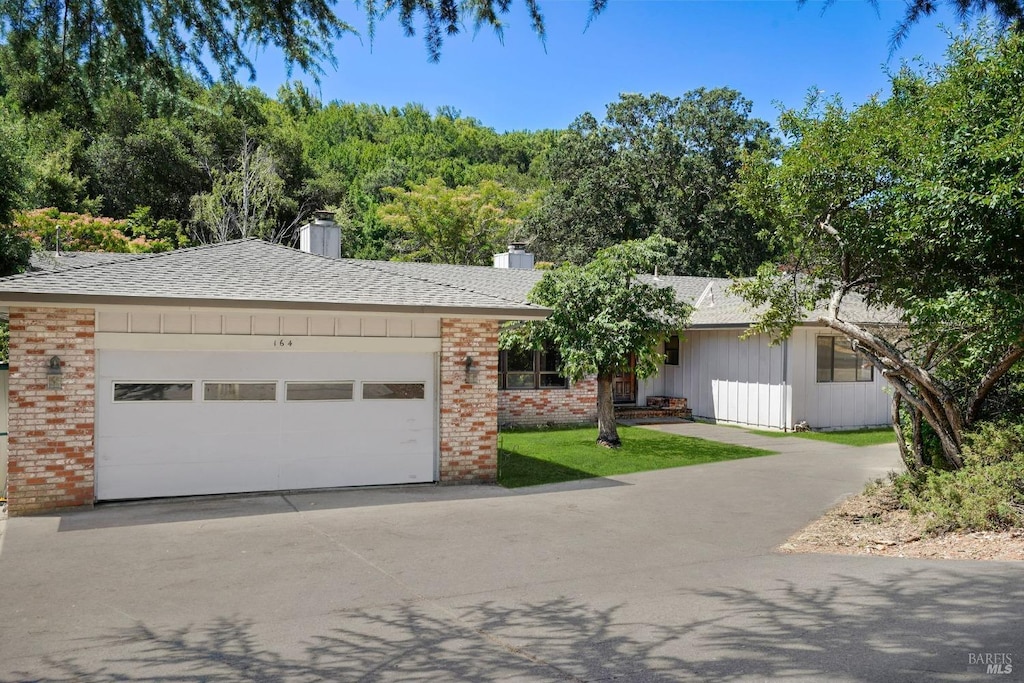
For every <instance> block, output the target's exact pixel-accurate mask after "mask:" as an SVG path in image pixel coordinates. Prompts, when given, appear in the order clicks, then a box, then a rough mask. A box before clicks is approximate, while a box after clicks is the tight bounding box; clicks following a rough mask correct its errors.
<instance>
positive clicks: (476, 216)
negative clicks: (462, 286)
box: [379, 178, 528, 266]
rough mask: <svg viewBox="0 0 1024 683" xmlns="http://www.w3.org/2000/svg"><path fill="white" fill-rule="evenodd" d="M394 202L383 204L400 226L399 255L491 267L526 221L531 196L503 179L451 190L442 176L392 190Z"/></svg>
mask: <svg viewBox="0 0 1024 683" xmlns="http://www.w3.org/2000/svg"><path fill="white" fill-rule="evenodd" d="M386 191H387V192H388V193H389V194H390V195H391V196H392V197H393V198H394V200H393V201H392V202H391V203H389V204H385V205H384V206H382V207H381V208H380V211H379V213H380V216H381V220H383V221H384V223H385V224H387V225H390V226H392V227H394V228H396V229H397V230H398V231H399V233H400V235H401V241H400V244H399V245H398V249H397V251H398V254H399V258H401V259H402V260H409V261H427V262H430V263H457V264H462V265H476V266H486V265H490V263H491V258H492V256H493V254H494V253H495V252H496V251H499V250H501V249H503V248H504V245H505V243H506V242H507V241H508V240H509V239H510V237H511V236H512V234H513V233H514V231H516V230H517V229H518V227H519V225H520V224H521V221H520V219H519V217H520V216H521V215H522V214H523V212H524V210H525V206H526V205H528V200H526V199H524V198H522V197H520V196H519V195H517V194H516V193H515V192H513V191H512V190H509V189H507V188H505V187H502V186H501V185H500V184H499V183H496V182H494V181H491V180H485V181H483V182H481V183H480V184H478V185H475V186H463V187H457V188H449V187H446V186H445V185H444V183H443V182H442V181H441V179H440V178H431V179H430V180H428V181H427V182H426V184H424V185H414V186H413V187H412V188H411V189H409V190H403V189H401V188H388V189H387V190H386Z"/></svg>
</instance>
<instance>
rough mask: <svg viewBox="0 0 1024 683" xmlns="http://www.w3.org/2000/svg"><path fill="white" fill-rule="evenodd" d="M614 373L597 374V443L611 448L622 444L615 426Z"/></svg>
mask: <svg viewBox="0 0 1024 683" xmlns="http://www.w3.org/2000/svg"><path fill="white" fill-rule="evenodd" d="M613 380H614V375H612V374H610V373H609V374H605V375H598V376H597V443H599V444H601V445H602V446H607V447H609V448H618V447H619V446H621V445H622V441H621V440H620V439H619V430H618V429H617V428H616V426H615V400H614V399H615V396H614V392H613V391H612V382H613Z"/></svg>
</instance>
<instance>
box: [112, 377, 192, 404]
mask: <svg viewBox="0 0 1024 683" xmlns="http://www.w3.org/2000/svg"><path fill="white" fill-rule="evenodd" d="M191 400H192V383H191V382H114V401H115V402H116V403H131V402H135V401H191Z"/></svg>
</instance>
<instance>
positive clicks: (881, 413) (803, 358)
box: [789, 327, 892, 429]
mask: <svg viewBox="0 0 1024 683" xmlns="http://www.w3.org/2000/svg"><path fill="white" fill-rule="evenodd" d="M818 335H826V336H836V335H834V334H833V333H832V332H830V331H829V330H827V329H825V328H821V327H798V328H797V329H795V330H794V331H793V336H792V337H791V338H790V341H789V346H790V373H791V378H792V385H793V420H794V421H796V422H800V421H802V420H806V422H807V424H809V425H810V426H811V428H812V429H850V428H854V427H869V426H878V425H887V424H889V423H890V409H891V401H892V397H891V394H890V393H889V392H888V391H887V388H888V386H889V383H888V382H886V381H885V380H884V379H883V378H882V376H881V373H879V372H878V370H877V369H876V370H875V373H874V380H873V381H871V382H818V381H817V377H818V374H817V362H818V361H817V353H816V346H815V345H816V343H817V342H816V337H817V336H818Z"/></svg>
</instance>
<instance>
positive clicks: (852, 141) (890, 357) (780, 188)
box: [739, 31, 1024, 468]
mask: <svg viewBox="0 0 1024 683" xmlns="http://www.w3.org/2000/svg"><path fill="white" fill-rule="evenodd" d="M1021 92H1024V36H1022V35H1019V34H1004V35H996V34H993V33H990V32H984V31H983V32H981V33H979V34H976V35H973V36H968V37H965V38H962V39H958V40H956V41H955V42H954V43H953V44H952V46H951V48H950V50H949V58H948V63H947V64H946V65H945V66H942V67H937V68H933V69H931V70H928V71H925V72H923V73H915V72H912V71H909V70H904V71H902V72H900V73H899V74H897V75H896V76H895V77H894V78H893V83H892V95H891V96H890V97H889V99H888V100H886V101H880V100H872V101H870V102H868V103H866V104H864V105H862V106H860V107H858V108H856V109H854V110H852V111H847V110H845V109H844V108H843V107H842V106H841V104H840V103H839V102H837V101H829V102H824V103H822V102H817V101H813V100H812V102H811V103H810V105H809V106H808V108H807V109H805V110H804V111H791V112H786V113H785V114H784V115H783V116H782V118H781V122H780V125H781V128H782V129H783V131H784V133H786V134H787V135H788V136H789V137H790V139H791V140H792V146H791V147H789V149H787V150H786V152H785V154H784V155H783V156H782V161H781V164H776V163H775V160H774V159H773V158H771V157H766V156H765V155H763V154H757V153H753V154H751V155H750V156H749V158H748V159H747V164H746V166H745V168H744V171H743V173H742V183H741V185H740V190H739V197H740V198H741V201H742V203H743V204H744V206H746V207H747V209H748V210H750V211H751V212H753V213H755V214H757V215H759V216H760V218H761V219H762V220H764V221H765V222H768V223H770V224H772V225H773V226H774V230H773V239H774V240H775V241H776V242H775V243H776V246H777V248H778V249H779V250H780V252H782V253H784V254H785V255H786V258H787V266H788V270H789V271H790V272H792V273H797V274H799V275H800V277H785V278H781V277H779V271H778V269H777V268H776V267H775V266H771V265H769V266H765V267H764V268H762V269H761V270H760V271H759V273H758V277H757V278H756V279H754V280H751V281H749V282H746V283H743V284H741V285H740V290H741V291H742V292H743V293H744V294H745V295H746V297H747V298H748V300H749V301H751V302H752V303H753V304H756V305H767V309H766V312H765V314H764V315H763V316H762V317H761V319H760V322H759V323H758V324H757V325H756V326H755V327H756V329H758V330H759V331H764V332H768V333H770V334H774V335H777V336H785V335H787V334H788V333H789V331H790V330H791V329H792V327H793V325H794V324H796V323H797V321H798V320H800V319H802V318H803V317H804V316H805V315H807V313H808V312H809V311H811V310H814V308H815V307H816V306H819V305H821V304H825V303H827V309H828V313H827V314H826V315H824V316H822V317H821V319H820V320H821V322H822V323H824V324H825V325H828V326H829V327H831V328H832V329H834V330H837V331H838V332H841V333H843V334H845V335H846V336H848V337H849V338H850V339H852V340H853V342H854V344H855V345H856V347H857V348H858V350H860V351H861V352H862V353H864V354H865V355H866V357H867V358H869V359H870V360H871V362H872V363H874V365H875V366H876V368H877V369H878V370H879V371H880V372H881V373H882V375H883V376H884V377H885V378H886V379H887V380H888V381H889V383H890V384H891V386H892V387H893V390H894V392H895V397H896V400H895V401H894V418H895V419H894V422H895V423H896V424H897V427H898V428H899V427H900V425H902V424H903V422H902V419H903V413H902V412H901V411H904V410H906V411H907V414H908V415H909V420H908V421H909V424H910V425H912V435H911V436H908V438H907V440H906V441H904V440H903V439H901V442H903V443H904V445H905V449H904V455H905V459H906V461H907V463H908V466H909V467H911V468H920V467H923V466H924V465H927V464H929V463H930V464H938V463H940V462H943V461H944V462H945V463H946V464H948V465H951V466H953V467H959V466H960V465H961V464H962V458H961V450H962V446H963V435H964V432H965V431H966V430H968V429H970V428H971V425H972V424H973V423H974V422H975V421H977V420H979V419H982V418H986V417H996V416H998V415H999V411H1000V405H1001V397H1002V396H1003V395H1004V393H1005V391H1006V390H1007V389H1008V387H1007V385H1006V382H1001V380H1003V379H1004V377H1006V376H1007V373H1009V372H1010V371H1011V370H1012V369H1013V368H1014V366H1015V365H1017V364H1018V361H1020V359H1021V358H1022V357H1024V269H1022V268H1021V267H1020V264H1021V263H1022V262H1024V234H1022V227H1021V226H1024V194H1022V193H1021V191H1020V189H1021V187H1024V118H1022V109H1021V106H1020V93H1021ZM857 297H860V298H863V299H864V300H865V301H867V302H868V304H869V305H871V306H873V307H875V308H876V309H889V310H892V311H893V312H894V314H896V315H898V318H897V319H896V322H898V325H896V326H895V327H872V326H868V325H864V324H861V323H860V321H859V320H858V319H856V318H852V319H851V317H850V316H848V315H847V314H846V312H845V310H844V306H843V305H844V302H846V301H848V300H849V299H850V298H857ZM922 423H923V424H922ZM929 439H932V440H934V441H935V442H937V443H938V444H939V449H938V453H937V454H936V455H935V457H932V456H930V455H929V452H928V449H927V448H926V446H927V443H928V441H929Z"/></svg>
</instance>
